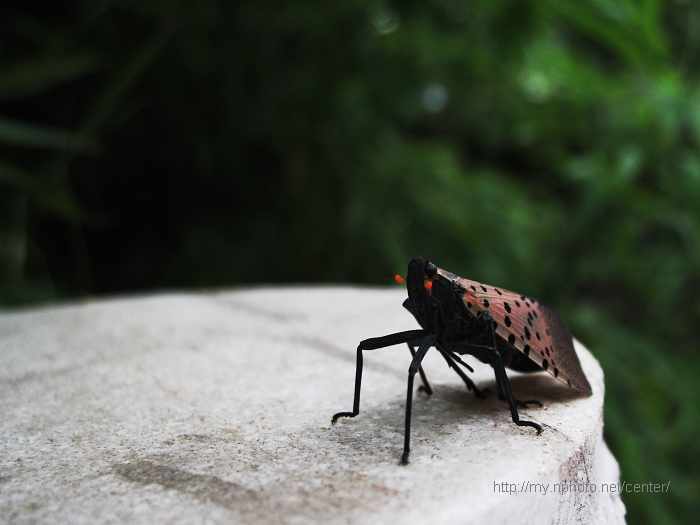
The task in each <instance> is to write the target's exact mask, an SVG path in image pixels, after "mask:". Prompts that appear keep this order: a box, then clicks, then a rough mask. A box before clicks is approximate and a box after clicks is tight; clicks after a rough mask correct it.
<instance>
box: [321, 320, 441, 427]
mask: <svg viewBox="0 0 700 525" xmlns="http://www.w3.org/2000/svg"><path fill="white" fill-rule="evenodd" d="M427 335H428V332H426V331H425V330H408V331H406V332H398V333H395V334H390V335H385V336H384V337H373V338H371V339H365V340H364V341H360V344H359V345H358V347H357V367H356V368H355V397H354V400H353V404H352V412H338V413H337V414H335V415H334V416H333V419H332V420H331V423H332V424H334V425H335V423H336V422H337V421H338V418H341V417H355V416H356V415H357V414H359V413H360V389H361V387H362V352H363V351H364V350H376V349H378V348H385V347H387V346H393V345H399V344H402V343H407V342H409V341H415V340H419V339H420V338H423V339H425V337H426V336H427ZM431 344H432V343H431Z"/></svg>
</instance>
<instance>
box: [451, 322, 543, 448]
mask: <svg viewBox="0 0 700 525" xmlns="http://www.w3.org/2000/svg"><path fill="white" fill-rule="evenodd" d="M478 319H479V320H480V321H481V322H482V323H483V325H484V327H485V328H486V331H487V332H486V333H487V334H488V336H489V340H490V342H491V345H481V344H473V343H454V344H453V345H452V346H453V347H454V346H461V347H463V348H464V349H465V350H470V352H469V353H471V354H473V355H480V356H483V357H484V358H486V359H487V360H488V361H489V362H490V363H491V366H492V367H493V369H494V372H495V374H496V383H497V385H498V394H499V395H498V397H499V399H501V398H504V400H505V401H507V402H508V406H509V407H510V414H511V417H512V419H513V423H515V424H516V425H518V426H528V427H532V428H534V429H536V430H537V433H538V434H541V433H542V427H541V426H540V425H539V424H538V423H535V422H533V421H525V420H522V421H521V420H520V416H519V415H518V408H517V407H518V406H523V405H524V406H527V404H528V403H531V402H532V401H535V400H530V401H516V399H515V398H514V397H513V392H512V390H511V388H510V381H509V380H508V376H507V374H506V369H505V366H504V365H503V359H502V358H501V354H500V352H499V351H498V347H497V346H496V331H495V330H494V328H493V318H492V317H491V313H490V312H489V311H488V310H486V311H484V312H482V314H481V315H480V316H479V318H478ZM475 351H476V352H475ZM477 352H478V354H477ZM536 403H539V401H536Z"/></svg>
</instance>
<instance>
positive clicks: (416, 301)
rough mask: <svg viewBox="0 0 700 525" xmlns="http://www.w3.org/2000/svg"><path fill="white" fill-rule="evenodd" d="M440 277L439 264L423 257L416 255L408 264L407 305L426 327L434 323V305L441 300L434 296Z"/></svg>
mask: <svg viewBox="0 0 700 525" xmlns="http://www.w3.org/2000/svg"><path fill="white" fill-rule="evenodd" d="M439 277H440V276H439V273H438V268H437V266H435V265H434V264H433V263H431V262H428V261H425V260H423V258H422V257H416V258H415V259H413V260H412V261H411V262H410V263H409V264H408V276H407V277H406V279H405V281H406V288H407V289H408V301H407V304H406V305H405V306H406V308H407V309H408V310H410V311H411V313H412V314H413V315H414V316H415V317H416V319H417V320H418V322H419V323H420V324H421V325H422V326H423V327H424V328H428V327H429V325H431V324H432V322H433V321H432V318H433V317H434V315H433V314H431V311H434V310H435V308H434V307H435V306H437V304H438V302H439V301H437V300H436V298H435V297H434V292H435V291H436V290H434V289H433V284H434V283H435V284H438V283H439ZM397 280H398V278H397Z"/></svg>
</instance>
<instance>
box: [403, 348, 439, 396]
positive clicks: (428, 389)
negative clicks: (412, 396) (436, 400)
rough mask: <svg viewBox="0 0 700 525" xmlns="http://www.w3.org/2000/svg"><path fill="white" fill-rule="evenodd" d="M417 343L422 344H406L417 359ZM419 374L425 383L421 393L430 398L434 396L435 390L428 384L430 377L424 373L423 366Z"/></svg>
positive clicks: (420, 387)
mask: <svg viewBox="0 0 700 525" xmlns="http://www.w3.org/2000/svg"><path fill="white" fill-rule="evenodd" d="M416 343H418V344H420V343H422V341H420V340H418V341H409V342H408V343H406V344H407V345H408V349H409V350H410V351H411V355H412V356H413V357H416ZM418 373H419V374H420V379H421V381H423V384H422V385H421V386H419V387H418V391H419V392H424V393H426V394H428V395H429V396H432V395H433V389H432V388H431V387H430V383H428V377H427V376H426V375H425V372H424V371H423V365H421V366H419V367H418Z"/></svg>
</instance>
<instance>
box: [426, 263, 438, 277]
mask: <svg viewBox="0 0 700 525" xmlns="http://www.w3.org/2000/svg"><path fill="white" fill-rule="evenodd" d="M423 271H424V272H425V275H427V276H428V277H430V278H431V279H432V278H433V277H435V274H436V273H437V266H435V265H434V264H433V263H431V262H429V263H426V264H425V267H424V268H423Z"/></svg>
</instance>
